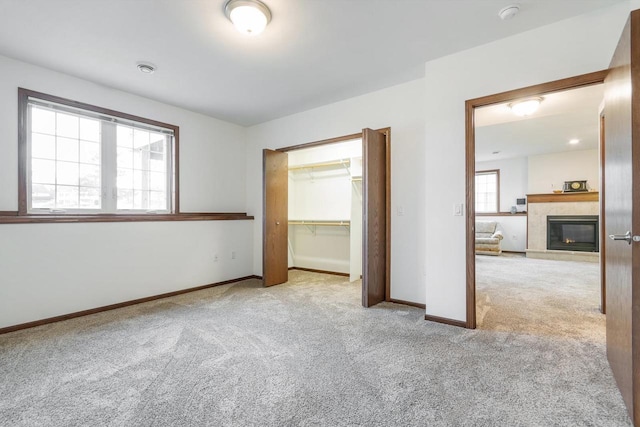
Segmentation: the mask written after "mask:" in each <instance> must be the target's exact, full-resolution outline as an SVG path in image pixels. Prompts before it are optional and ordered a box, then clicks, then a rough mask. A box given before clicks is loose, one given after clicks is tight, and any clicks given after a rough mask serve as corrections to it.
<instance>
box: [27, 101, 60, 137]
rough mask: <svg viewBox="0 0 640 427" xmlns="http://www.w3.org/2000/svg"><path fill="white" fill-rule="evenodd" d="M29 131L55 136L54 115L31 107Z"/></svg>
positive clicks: (51, 112)
mask: <svg viewBox="0 0 640 427" xmlns="http://www.w3.org/2000/svg"><path fill="white" fill-rule="evenodd" d="M31 130H32V131H33V132H39V133H46V134H49V135H55V133H56V113H54V112H53V111H49V110H45V109H42V108H38V107H31Z"/></svg>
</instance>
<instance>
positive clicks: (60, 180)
mask: <svg viewBox="0 0 640 427" xmlns="http://www.w3.org/2000/svg"><path fill="white" fill-rule="evenodd" d="M56 183H57V184H66V185H78V164H77V163H70V162H56ZM76 195H77V192H76Z"/></svg>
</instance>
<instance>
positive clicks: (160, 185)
mask: <svg viewBox="0 0 640 427" xmlns="http://www.w3.org/2000/svg"><path fill="white" fill-rule="evenodd" d="M166 179H167V177H166V175H165V174H164V173H159V172H150V173H149V188H150V189H151V190H156V191H164V189H165V187H166Z"/></svg>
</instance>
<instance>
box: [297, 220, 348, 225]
mask: <svg viewBox="0 0 640 427" xmlns="http://www.w3.org/2000/svg"><path fill="white" fill-rule="evenodd" d="M350 224H351V221H289V225H330V226H349V225H350Z"/></svg>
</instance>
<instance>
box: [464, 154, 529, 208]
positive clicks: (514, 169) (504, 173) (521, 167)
mask: <svg viewBox="0 0 640 427" xmlns="http://www.w3.org/2000/svg"><path fill="white" fill-rule="evenodd" d="M527 168H528V162H527V158H526V157H515V158H511V159H502V160H491V161H486V162H476V171H482V170H491V169H500V212H509V211H510V210H511V206H515V205H516V199H521V198H523V197H526V195H527V189H528V184H527V179H528V174H527Z"/></svg>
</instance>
